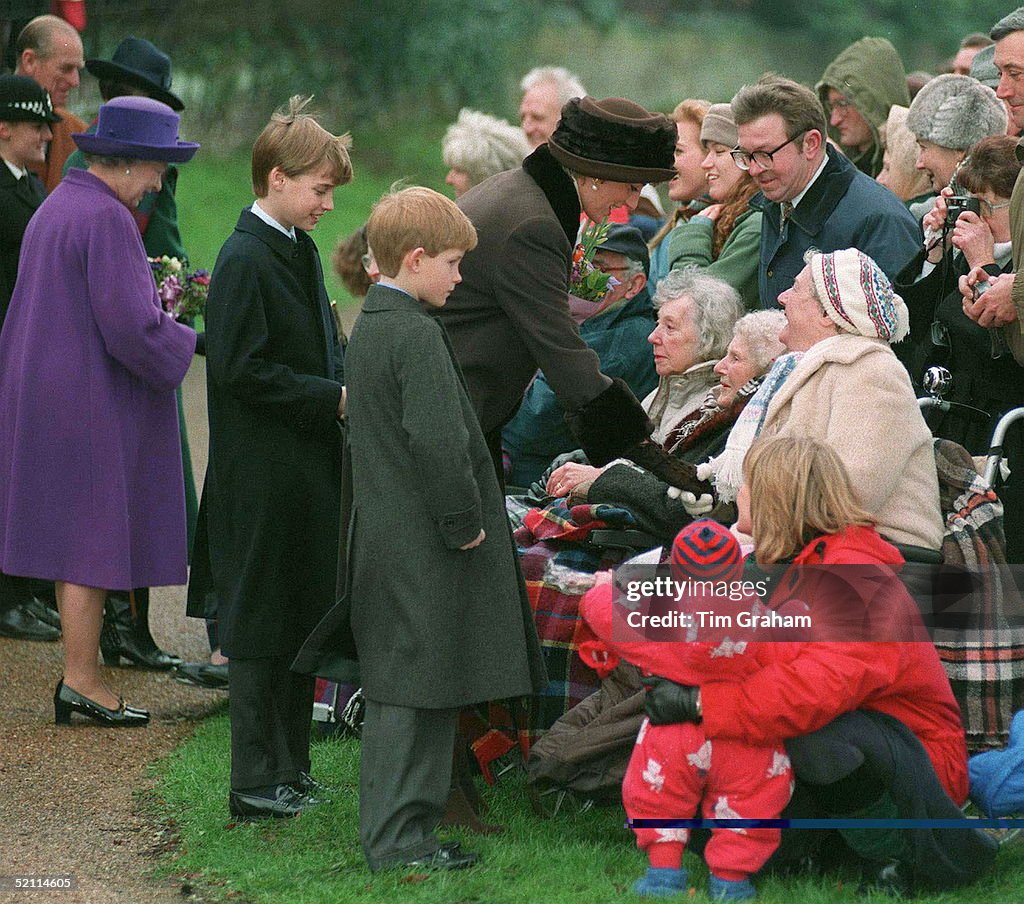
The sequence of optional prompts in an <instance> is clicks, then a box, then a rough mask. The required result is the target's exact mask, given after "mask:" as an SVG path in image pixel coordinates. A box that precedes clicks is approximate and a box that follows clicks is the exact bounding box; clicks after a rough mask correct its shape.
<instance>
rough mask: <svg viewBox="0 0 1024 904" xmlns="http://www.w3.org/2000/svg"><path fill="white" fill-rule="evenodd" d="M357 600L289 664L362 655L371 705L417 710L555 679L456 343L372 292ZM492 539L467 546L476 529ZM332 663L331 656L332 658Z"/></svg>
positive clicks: (359, 433)
mask: <svg viewBox="0 0 1024 904" xmlns="http://www.w3.org/2000/svg"><path fill="white" fill-rule="evenodd" d="M345 363H346V370H347V375H348V387H349V397H348V403H347V406H346V412H345V416H346V417H345V419H346V421H347V423H348V439H349V446H350V451H349V457H348V461H349V462H350V463H351V466H352V515H351V522H350V529H349V533H348V543H347V546H348V549H347V553H348V576H349V587H348V594H347V596H346V597H344V598H343V600H342V602H340V603H339V604H338V605H337V606H336V607H335V608H334V609H332V611H331V613H330V614H329V615H328V617H327V618H326V619H325V620H324V622H323V623H321V625H320V626H319V627H318V628H317V630H316V632H315V633H314V635H313V636H312V637H311V638H310V640H309V642H308V643H307V644H306V646H305V647H304V648H303V650H302V652H301V653H300V656H299V658H298V660H297V662H296V663H295V665H294V666H293V668H295V669H296V670H298V671H310V672H314V673H316V674H326V675H329V676H333V677H339V678H344V677H351V673H348V674H347V673H346V672H345V671H343V670H342V671H336V669H338V668H339V667H340V668H344V663H343V662H342V661H341V660H344V659H345V658H346V657H348V658H349V659H351V656H352V653H353V651H354V652H355V654H356V655H357V656H358V666H359V677H360V680H361V682H362V686H363V693H364V694H365V695H366V696H367V698H368V699H371V700H375V701H378V702H382V703H390V704H395V705H400V706H409V707H416V708H421V709H438V708H449V707H458V706H463V705H466V704H470V703H477V702H482V701H486V700H495V699H501V698H506V697H519V696H525V695H527V694H530V693H532V692H534V691H535V690H537V689H538V688H540V687H542V686H543V685H544V684H545V683H546V676H545V673H544V665H543V661H542V657H541V652H540V644H539V643H538V641H537V633H536V630H535V628H534V624H533V613H532V610H531V609H530V604H529V601H528V599H527V597H526V588H525V585H524V584H523V580H522V577H521V576H520V573H519V569H518V567H517V564H516V558H515V549H514V547H513V545H512V536H511V534H510V532H509V527H508V521H507V519H506V517H505V504H504V497H503V495H502V492H501V489H500V488H499V486H498V480H497V477H496V476H495V474H494V465H493V463H492V461H491V457H490V453H489V452H488V449H487V444H486V443H485V442H484V437H483V434H482V433H481V431H480V427H479V425H478V423H477V420H476V415H475V414H474V413H473V407H472V405H471V404H470V401H469V396H468V394H467V392H466V388H465V383H464V381H463V379H462V375H461V373H460V372H459V369H458V365H457V364H456V362H455V358H454V355H453V353H452V350H451V346H450V345H449V344H448V339H447V336H446V335H445V332H444V329H443V328H442V327H441V325H440V323H439V322H438V321H437V319H436V318H435V317H433V316H431V315H430V314H428V313H427V312H426V311H425V310H424V309H423V307H422V305H421V304H420V302H418V301H417V300H415V299H414V298H412V297H411V296H409V295H407V294H405V293H404V292H399V291H397V290H395V289H390V288H385V287H382V286H374V287H372V288H371V289H370V291H369V294H368V295H367V296H366V301H365V303H364V304H363V310H362V313H361V314H360V315H359V319H358V320H357V321H356V325H355V328H354V329H353V331H352V336H351V338H350V339H349V343H348V347H347V349H346V353H345ZM481 528H483V529H484V531H485V532H486V535H487V536H486V539H485V540H484V541H483V543H481V544H480V545H479V546H477V547H476V548H474V549H468V550H462V549H460V548H459V547H460V546H463V545H465V544H467V543H469V542H471V541H472V540H474V539H475V538H476V537H477V536H478V534H479V532H480V529H481ZM332 660H333V662H331V661H332Z"/></svg>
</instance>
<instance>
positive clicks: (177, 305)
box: [149, 254, 210, 321]
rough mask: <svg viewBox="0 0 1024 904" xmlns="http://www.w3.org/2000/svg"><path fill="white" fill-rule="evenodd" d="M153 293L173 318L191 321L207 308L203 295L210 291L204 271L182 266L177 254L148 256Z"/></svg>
mask: <svg viewBox="0 0 1024 904" xmlns="http://www.w3.org/2000/svg"><path fill="white" fill-rule="evenodd" d="M149 265H150V267H152V268H153V278H154V279H155V280H156V292H157V295H159V296H160V303H161V304H162V305H163V307H164V310H165V311H167V313H168V314H170V315H171V316H172V317H173V318H174V319H175V320H184V321H191V320H193V319H195V318H196V317H197V316H200V315H202V313H203V311H204V310H205V309H206V296H207V294H208V293H209V291H210V274H209V272H208V271H207V270H192V271H188V270H186V269H185V265H184V264H183V263H182V262H181V261H180V260H178V258H176V257H168V256H167V255H166V254H165V255H164V256H163V257H151V258H150V259H149Z"/></svg>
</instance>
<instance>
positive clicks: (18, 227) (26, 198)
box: [0, 160, 46, 327]
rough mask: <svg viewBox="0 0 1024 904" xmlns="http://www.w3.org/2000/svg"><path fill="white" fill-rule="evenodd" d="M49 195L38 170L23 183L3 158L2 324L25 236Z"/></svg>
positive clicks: (0, 179)
mask: <svg viewBox="0 0 1024 904" xmlns="http://www.w3.org/2000/svg"><path fill="white" fill-rule="evenodd" d="M45 198H46V189H45V188H43V183H42V182H41V181H40V179H39V177H38V176H37V175H36V174H35V173H28V174H26V175H25V176H23V177H22V178H21V180H20V182H19V180H18V179H15V178H14V173H12V172H11V171H10V169H9V168H8V166H7V164H6V163H4V162H3V161H2V160H0V327H2V326H3V323H4V318H5V317H6V316H7V308H8V306H9V305H10V303H11V293H12V292H14V281H15V279H16V278H17V276H18V256H19V255H20V254H21V238H22V236H23V235H24V234H25V228H26V227H27V226H28V221H29V220H31V219H32V215H33V214H34V213H35V212H36V209H37V208H38V207H39V205H40V204H42V203H43V200H44V199H45Z"/></svg>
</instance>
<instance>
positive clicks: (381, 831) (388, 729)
mask: <svg viewBox="0 0 1024 904" xmlns="http://www.w3.org/2000/svg"><path fill="white" fill-rule="evenodd" d="M231 692H232V694H233V693H234V686H232V688H231ZM458 716H459V710H458V709H412V708H411V707H408V706H393V705H391V704H389V703H377V702H376V701H373V700H367V701H366V718H365V721H364V722H363V734H362V740H361V752H360V756H361V759H360V766H359V837H360V840H361V841H362V845H363V853H364V854H365V855H366V862H367V863H368V864H369V865H370V869H372V870H375V871H376V870H379V869H381V868H383V867H386V866H391V865H394V864H398V863H403V862H405V861H408V860H414V859H416V858H419V857H424V856H427V855H429V854H431V853H432V852H433V851H435V850H437V848H438V840H437V837H436V836H435V835H434V830H435V829H436V828H437V824H438V823H439V822H440V821H441V817H442V816H443V815H444V809H445V804H446V803H447V801H448V790H449V786H450V784H451V774H452V748H453V746H454V743H455V729H456V726H457V723H458Z"/></svg>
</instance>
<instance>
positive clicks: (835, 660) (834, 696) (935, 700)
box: [701, 527, 968, 805]
mask: <svg viewBox="0 0 1024 904" xmlns="http://www.w3.org/2000/svg"><path fill="white" fill-rule="evenodd" d="M902 563H903V557H902V556H901V555H900V553H899V551H898V550H897V549H896V548H895V547H894V546H892V545H891V544H889V543H887V542H886V541H885V540H883V539H882V538H881V537H880V536H879V535H878V533H877V532H876V531H875V530H874V529H873V528H869V527H850V528H847V529H846V530H844V531H842V532H841V533H838V534H832V535H828V536H823V537H819V538H818V539H816V540H814V541H813V542H811V543H809V544H808V545H807V546H806V547H805V548H804V549H803V551H802V552H801V553H800V554H799V555H798V556H797V557H796V559H795V560H794V564H795V565H828V566H834V565H859V566H862V567H861V568H850V569H827V570H826V569H805V570H801V571H800V572H799V573H797V572H787V575H784V576H783V578H782V580H781V581H780V584H779V587H778V589H777V590H776V591H775V593H774V594H773V596H772V599H771V602H770V605H771V607H772V608H776V609H777V608H779V607H780V606H782V605H785V603H786V602H787V601H789V600H792V599H797V600H806V601H809V602H810V603H811V612H812V616H813V615H815V614H816V613H818V612H819V611H820V603H821V602H822V601H823V599H822V598H823V594H821V587H822V581H825V582H827V584H828V586H829V588H830V591H831V590H832V589H834V588H835V587H837V586H839V585H837V584H836V583H835V582H836V581H837V580H839V581H840V584H841V590H842V603H843V606H844V607H845V608H846V611H847V614H849V607H850V604H851V602H853V601H856V600H860V601H861V602H862V603H863V605H864V611H865V612H867V613H873V614H876V615H877V613H879V612H884V614H885V616H886V618H887V619H891V623H892V625H893V626H894V631H899V632H900V633H899V634H896V633H892V634H889V635H885V634H880V633H879V631H878V630H877V626H876V629H875V630H873V631H872V634H871V636H872V637H879V636H891V637H908V636H913V637H915V638H918V639H916V640H912V641H905V640H892V641H878V640H871V641H843V640H833V639H829V640H827V641H821V642H812V643H806V644H803V645H801V647H800V649H799V651H798V652H797V655H796V656H794V657H793V658H792V659H790V660H788V661H783V660H782V659H780V658H779V657H777V656H775V657H773V658H774V659H775V661H772V662H765V663H764V665H763V667H762V668H761V669H759V670H758V671H756V672H755V673H753V674H751V675H749V676H748V677H746V678H745V679H743V680H742V681H738V682H737V681H727V682H726V681H719V682H711V683H707V684H703V686H702V689H701V701H702V709H703V713H704V728H705V731H706V732H707V734H708V735H709V736H710V737H721V738H733V739H736V740H744V741H746V742H747V743H751V744H759V743H760V744H765V743H771V742H773V741H775V740H777V739H779V738H783V739H785V738H790V737H798V736H800V735H804V734H807V733H809V732H812V731H816V730H817V729H819V728H821V727H822V726H824V725H826V724H827V723H829V722H831V721H832V720H833V719H834V718H836V717H837V716H839V715H842V714H843V713H845V712H850V711H852V710H855V709H864V710H874V711H876V712H883V713H887V714H888V715H890V716H893V717H894V718H896V719H899V720H900V721H901V722H902V723H903V724H904V725H906V726H907V727H908V728H909V729H910V730H911V731H912V732H913V733H914V735H915V736H916V737H917V739H918V740H919V741H920V742H921V744H922V745H923V746H924V748H925V750H926V751H927V753H928V757H929V759H930V760H931V763H932V766H933V767H934V768H935V772H936V775H937V776H938V778H939V781H940V782H941V783H942V786H943V787H944V788H945V790H946V793H947V794H949V796H950V798H952V800H954V801H955V802H956V803H957V804H958V805H959V804H962V803H963V802H964V801H965V800H966V798H967V784H968V776H967V745H966V741H965V738H964V730H963V725H962V723H961V719H960V709H959V707H958V705H957V703H956V700H955V699H954V698H953V692H952V690H951V689H950V686H949V681H948V679H947V678H946V673H945V672H944V671H943V668H942V663H941V662H940V661H939V657H938V655H937V654H936V652H935V647H934V646H933V645H932V644H931V642H929V641H928V640H927V636H926V635H924V634H923V633H922V632H923V628H921V623H920V616H919V613H918V610H917V606H916V605H915V603H914V601H913V600H912V599H911V597H910V595H909V594H908V593H907V590H906V588H905V587H904V586H903V583H902V582H901V581H900V579H899V578H898V577H897V575H896V574H895V573H894V572H893V571H892V568H891V566H899V565H901V564H902ZM872 565H877V566H882V567H879V568H872V567H869V566H872ZM791 574H792V578H791V579H790V580H787V577H788V576H789V575H791ZM824 597H825V599H824V603H825V607H824V608H825V610H826V612H827V611H828V609H829V602H830V601H832V600H834V599H835V596H834V594H832V593H831V592H830V593H829V594H825V595H824ZM847 621H848V619H847ZM818 631H819V624H818V621H817V619H816V620H815V628H814V629H813V634H812V640H813V639H814V634H817V633H818ZM832 636H833V637H834V636H835V635H834V634H833V635H832ZM765 646H771V645H765Z"/></svg>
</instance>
